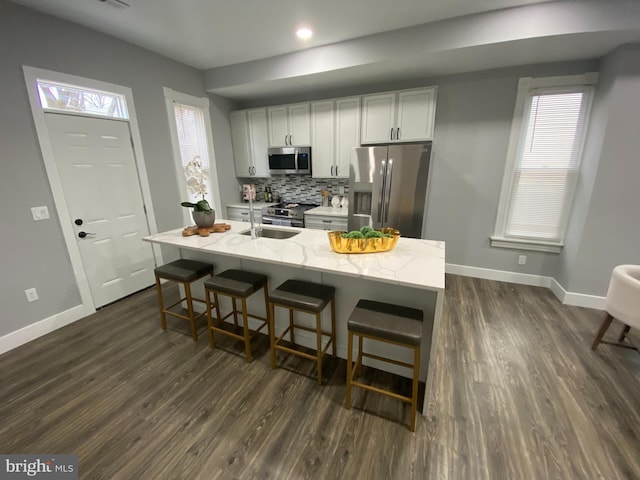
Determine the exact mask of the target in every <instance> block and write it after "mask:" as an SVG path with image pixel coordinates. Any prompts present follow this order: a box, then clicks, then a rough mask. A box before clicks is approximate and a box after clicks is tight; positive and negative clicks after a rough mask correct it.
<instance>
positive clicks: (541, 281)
mask: <svg viewBox="0 0 640 480" xmlns="http://www.w3.org/2000/svg"><path fill="white" fill-rule="evenodd" d="M445 272H447V273H452V274H454V275H463V276H465V277H474V278H484V279H486V280H497V281H499V282H509V283H518V284H520V285H531V286H534V287H547V288H548V287H549V286H550V284H551V277H543V276H541V275H531V274H528V273H518V272H507V271H505V270H492V269H490V268H479V267H468V266H466V265H456V264H453V263H447V264H446V265H445Z"/></svg>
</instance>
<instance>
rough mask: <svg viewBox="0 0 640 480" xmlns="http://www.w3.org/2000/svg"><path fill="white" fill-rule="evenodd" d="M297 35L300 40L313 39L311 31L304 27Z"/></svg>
mask: <svg viewBox="0 0 640 480" xmlns="http://www.w3.org/2000/svg"><path fill="white" fill-rule="evenodd" d="M296 35H297V36H298V38H299V39H300V40H309V39H310V38H311V37H312V35H313V32H312V31H311V29H309V28H307V27H303V28H299V29H298V31H296Z"/></svg>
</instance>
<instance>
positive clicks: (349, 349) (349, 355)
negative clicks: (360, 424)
mask: <svg viewBox="0 0 640 480" xmlns="http://www.w3.org/2000/svg"><path fill="white" fill-rule="evenodd" d="M348 337H349V338H348V340H347V398H346V399H345V402H344V406H345V407H346V408H347V410H351V380H352V378H353V371H352V369H353V364H352V363H351V360H352V358H353V332H349V335H348Z"/></svg>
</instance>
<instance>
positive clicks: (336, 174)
mask: <svg viewBox="0 0 640 480" xmlns="http://www.w3.org/2000/svg"><path fill="white" fill-rule="evenodd" d="M337 176H338V165H336V177H337Z"/></svg>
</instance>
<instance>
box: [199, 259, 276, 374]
mask: <svg viewBox="0 0 640 480" xmlns="http://www.w3.org/2000/svg"><path fill="white" fill-rule="evenodd" d="M261 288H262V289H264V311H265V314H267V312H268V311H269V310H268V301H269V300H268V292H267V276H266V275H261V274H259V273H253V272H245V271H243V270H225V271H224V272H222V273H220V274H218V275H216V276H215V277H212V278H211V279H210V280H207V281H206V282H205V284H204V293H205V300H206V302H207V312H208V321H209V345H210V346H211V348H214V338H213V332H218V333H223V334H225V335H228V336H230V337H233V338H235V339H237V340H243V341H244V352H245V356H246V359H247V363H251V362H252V361H253V358H252V356H251V331H250V330H249V321H248V317H251V318H255V319H256V320H261V321H262V325H260V327H258V328H257V329H256V330H254V333H258V332H259V331H260V330H262V329H263V328H264V326H265V325H267V328H268V326H269V320H268V318H267V317H260V316H258V315H253V314H251V313H247V298H249V297H250V296H251V295H253V294H254V293H255V292H257V291H258V290H260V289H261ZM211 294H213V304H212V303H211ZM218 295H225V296H228V297H231V301H232V304H233V307H232V310H231V312H229V313H228V314H227V315H225V316H224V317H221V316H220V302H219V299H218ZM238 299H240V300H241V302H242V310H238V306H237V303H236V301H237V300H238ZM213 307H215V309H216V318H215V322H217V324H216V323H214V318H213V316H212V314H211V310H212V308H213ZM238 313H242V329H243V334H242V335H238V334H237V333H235V332H231V331H229V330H226V329H224V328H222V324H223V323H224V321H225V320H226V319H227V318H229V317H230V316H231V315H233V321H234V324H235V326H236V327H238Z"/></svg>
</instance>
